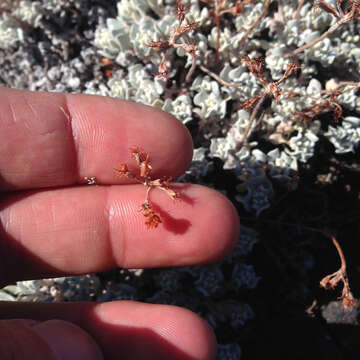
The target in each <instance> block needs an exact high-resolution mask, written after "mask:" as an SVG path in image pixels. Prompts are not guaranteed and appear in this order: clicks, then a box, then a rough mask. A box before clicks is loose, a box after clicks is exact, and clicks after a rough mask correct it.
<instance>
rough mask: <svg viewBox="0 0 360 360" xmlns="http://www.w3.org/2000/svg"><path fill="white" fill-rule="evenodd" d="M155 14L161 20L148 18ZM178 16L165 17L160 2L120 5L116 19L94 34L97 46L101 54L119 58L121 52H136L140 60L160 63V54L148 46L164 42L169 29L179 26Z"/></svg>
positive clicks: (123, 2) (110, 20) (142, 0)
mask: <svg viewBox="0 0 360 360" xmlns="http://www.w3.org/2000/svg"><path fill="white" fill-rule="evenodd" d="M149 10H152V11H154V12H155V13H156V14H157V15H158V16H160V17H161V19H160V20H158V21H156V20H155V19H154V18H153V17H151V16H148V15H147V12H148V11H149ZM176 21H177V20H176V17H175V15H174V14H173V15H164V8H163V4H162V1H161V0H154V1H153V0H151V1H150V0H149V1H148V0H141V1H130V0H124V1H121V2H119V3H118V16H117V18H116V19H107V20H106V24H105V25H103V26H101V27H99V28H98V29H97V30H96V32H95V45H96V46H97V47H98V48H99V52H100V54H102V55H103V56H106V57H108V58H112V59H113V58H116V57H117V56H118V55H119V54H120V53H121V52H125V51H129V50H131V51H134V53H135V54H136V55H137V56H139V57H145V58H149V59H151V61H153V62H156V63H159V61H160V57H159V54H158V53H156V52H154V51H153V50H152V48H151V47H149V46H148V44H150V42H151V40H159V39H164V38H165V35H168V34H169V32H170V29H171V28H172V27H174V26H175V25H176Z"/></svg>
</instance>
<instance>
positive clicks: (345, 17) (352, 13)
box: [285, 2, 360, 58]
mask: <svg viewBox="0 0 360 360" xmlns="http://www.w3.org/2000/svg"><path fill="white" fill-rule="evenodd" d="M358 6H359V5H357V4H355V2H354V3H353V5H352V7H351V10H349V11H348V12H347V13H346V14H344V13H341V12H340V10H341V7H338V11H339V14H340V15H341V17H340V20H339V21H338V22H337V23H335V24H334V25H333V26H331V27H330V28H329V29H328V30H327V31H325V32H324V33H323V34H321V35H320V36H319V37H318V38H316V39H315V40H313V41H310V42H309V43H307V44H305V45H303V46H301V47H299V48H298V49H296V50H294V51H293V52H291V53H289V54H286V55H285V58H290V57H293V56H296V55H297V54H299V53H301V52H303V51H304V50H306V49H309V48H310V47H312V46H314V45H316V44H317V43H318V42H320V41H321V40H323V39H325V38H326V37H327V36H329V35H331V34H332V33H333V32H335V31H336V30H337V29H338V28H339V27H341V26H342V25H344V24H346V23H347V22H349V21H351V20H354V19H355V18H356V17H359V16H360V10H359V8H358ZM333 15H334V14H333Z"/></svg>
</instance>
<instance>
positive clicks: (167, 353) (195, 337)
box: [95, 301, 216, 360]
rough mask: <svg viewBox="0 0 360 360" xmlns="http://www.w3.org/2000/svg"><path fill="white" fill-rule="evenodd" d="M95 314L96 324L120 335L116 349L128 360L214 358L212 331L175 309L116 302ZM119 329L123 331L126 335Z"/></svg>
mask: <svg viewBox="0 0 360 360" xmlns="http://www.w3.org/2000/svg"><path fill="white" fill-rule="evenodd" d="M95 312H96V315H95V318H96V320H95V322H96V321H99V323H100V324H106V326H107V327H110V326H112V327H113V329H116V328H117V329H118V331H120V333H121V334H122V335H123V337H118V341H117V346H119V347H120V348H121V349H122V352H123V353H126V354H129V359H133V358H134V359H140V358H141V359H148V358H156V359H174V360H176V359H181V360H185V359H189V360H190V359H191V360H210V359H214V358H215V353H216V339H215V335H214V333H213V331H212V329H211V328H210V326H209V325H208V324H207V323H206V322H205V321H204V320H203V319H202V318H201V317H200V316H198V315H197V314H195V313H193V312H192V311H190V310H187V309H184V308H181V307H178V306H170V305H159V304H145V303H140V302H135V301H121V302H120V301H118V302H112V303H102V304H99V305H98V306H97V307H96V311H95ZM100 326H103V325H100ZM97 328H99V326H97ZM121 329H126V335H125V334H124V333H123V332H122V331H121ZM114 332H116V331H115V330H114ZM139 342H140V343H141V344H142V346H141V348H139V347H138V349H137V351H134V348H135V347H136V345H135V344H136V343H139ZM130 354H131V355H130ZM150 354H151V355H150Z"/></svg>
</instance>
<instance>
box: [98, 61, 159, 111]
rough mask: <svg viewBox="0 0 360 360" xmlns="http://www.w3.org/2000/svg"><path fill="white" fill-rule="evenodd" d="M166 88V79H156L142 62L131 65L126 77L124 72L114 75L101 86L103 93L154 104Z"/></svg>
mask: <svg viewBox="0 0 360 360" xmlns="http://www.w3.org/2000/svg"><path fill="white" fill-rule="evenodd" d="M163 90H164V81H163V80H161V79H154V77H153V76H151V75H150V74H149V72H147V71H146V69H145V68H144V67H143V66H142V65H141V64H135V65H131V66H130V67H129V68H128V73H127V75H126V77H124V76H123V72H122V71H120V72H119V73H118V74H116V73H115V74H114V76H112V77H111V78H110V79H109V81H108V83H107V86H106V87H105V86H102V87H101V94H102V95H106V96H111V97H116V98H120V99H124V100H134V101H135V100H136V101H137V102H139V103H143V104H147V105H153V104H154V102H155V101H156V100H158V99H159V97H160V95H161V94H162V93H163Z"/></svg>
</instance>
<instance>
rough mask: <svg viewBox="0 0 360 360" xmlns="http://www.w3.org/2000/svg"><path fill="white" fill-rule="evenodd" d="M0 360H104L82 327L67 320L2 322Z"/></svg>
mask: <svg viewBox="0 0 360 360" xmlns="http://www.w3.org/2000/svg"><path fill="white" fill-rule="evenodd" d="M0 335H2V336H0V358H1V359H10V358H11V359H13V360H27V359H30V358H33V356H34V354H36V357H35V358H36V359H37V360H42V359H44V360H62V359H66V360H102V359H103V356H102V354H101V350H100V348H99V346H98V345H97V344H96V342H95V341H94V340H93V339H92V337H91V336H90V335H89V334H88V333H87V332H85V331H84V330H83V329H82V328H80V327H79V326H76V325H74V324H72V323H70V322H66V321H63V320H49V321H45V322H37V321H33V320H24V319H17V320H2V321H0Z"/></svg>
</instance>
